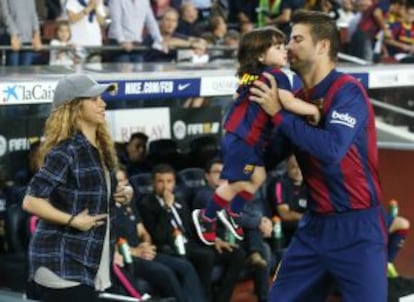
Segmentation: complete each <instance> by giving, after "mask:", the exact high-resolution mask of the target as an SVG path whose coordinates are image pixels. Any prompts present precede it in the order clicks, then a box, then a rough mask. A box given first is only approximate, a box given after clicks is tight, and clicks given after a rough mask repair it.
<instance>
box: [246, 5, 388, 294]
mask: <svg viewBox="0 0 414 302" xmlns="http://www.w3.org/2000/svg"><path fill="white" fill-rule="evenodd" d="M292 24H293V25H292V34H291V38H290V42H289V44H288V50H289V58H290V64H291V65H290V66H291V69H292V70H294V71H295V72H297V73H298V74H299V76H300V77H301V79H302V81H303V86H304V87H303V89H301V91H299V92H298V94H297V96H298V97H299V98H302V99H304V100H305V101H308V102H310V103H314V104H315V103H319V104H321V110H322V118H321V121H320V123H319V124H318V125H317V126H312V125H309V124H308V123H307V122H306V121H304V120H303V118H301V117H299V116H297V115H294V114H292V113H290V112H287V111H286V110H283V109H282V107H281V105H280V103H279V102H277V100H278V94H277V92H276V89H277V84H276V82H275V81H274V80H273V79H272V77H270V76H269V75H266V77H267V78H268V80H269V82H270V83H271V84H270V86H268V85H266V84H264V83H262V82H259V81H256V83H255V87H254V88H252V89H251V92H252V94H253V96H252V97H251V98H250V99H251V100H252V101H256V102H258V103H259V104H261V106H262V108H263V109H264V110H265V111H266V112H267V113H268V114H269V115H270V116H272V121H273V123H274V125H275V127H276V128H277V129H276V131H277V133H276V134H275V136H274V139H273V141H272V146H273V147H274V150H273V154H274V156H275V157H280V158H284V157H286V156H287V155H288V154H291V153H292V152H293V153H294V154H295V155H296V158H297V160H298V163H299V165H300V168H301V170H302V173H303V176H304V180H305V182H306V185H307V186H308V189H309V192H308V198H307V200H308V208H309V211H308V212H307V213H306V214H305V215H304V216H303V218H302V219H301V221H300V223H299V226H298V230H297V232H296V234H295V236H294V237H293V239H292V241H291V243H290V246H289V249H287V251H286V253H285V254H284V256H283V258H282V261H281V263H280V266H279V269H278V272H277V273H276V276H275V281H274V284H273V286H272V290H271V293H270V301H283V302H293V301H295V302H297V301H312V302H313V301H324V300H325V299H326V296H327V295H328V291H329V289H330V284H331V283H335V285H336V286H337V288H338V289H339V291H340V293H341V295H342V301H343V302H351V301H352V302H366V301H376V302H385V301H386V299H387V278H386V263H387V256H386V241H387V230H386V225H385V220H384V215H383V209H382V207H381V199H382V196H381V188H380V184H379V175H378V150H377V145H376V141H377V140H376V130H375V119H374V112H373V109H372V105H371V103H370V101H369V98H368V96H367V94H366V92H365V90H364V88H363V87H362V86H361V84H360V83H359V82H358V80H357V79H355V78H353V77H351V76H349V75H346V74H343V73H340V72H338V71H337V70H336V69H335V62H336V58H337V53H338V50H339V45H340V42H339V41H340V39H339V33H338V30H337V28H336V24H335V22H334V21H333V20H332V19H331V18H330V17H329V16H328V15H326V14H323V13H320V12H315V11H298V12H296V13H295V14H294V16H293V18H292Z"/></svg>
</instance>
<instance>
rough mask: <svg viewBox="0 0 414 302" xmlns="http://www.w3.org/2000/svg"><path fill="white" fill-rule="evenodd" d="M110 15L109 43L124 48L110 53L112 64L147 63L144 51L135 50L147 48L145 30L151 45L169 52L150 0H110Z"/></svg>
mask: <svg viewBox="0 0 414 302" xmlns="http://www.w3.org/2000/svg"><path fill="white" fill-rule="evenodd" d="M109 13H110V15H111V21H112V22H111V24H110V26H109V31H108V38H109V43H110V44H112V45H119V46H121V48H122V50H121V51H113V52H111V54H110V57H111V60H112V61H114V62H121V63H126V62H134V63H138V62H143V61H144V51H142V50H136V49H134V47H136V46H143V45H144V44H143V42H144V38H145V37H144V28H146V30H147V32H148V34H149V35H150V36H151V38H152V43H151V44H150V46H151V47H152V48H155V49H158V50H160V51H164V52H166V51H167V50H166V48H165V46H164V44H163V38H162V36H161V33H160V30H159V27H158V23H157V20H156V19H155V16H154V13H153V11H152V9H151V4H150V1H149V0H142V1H131V0H116V1H110V2H109Z"/></svg>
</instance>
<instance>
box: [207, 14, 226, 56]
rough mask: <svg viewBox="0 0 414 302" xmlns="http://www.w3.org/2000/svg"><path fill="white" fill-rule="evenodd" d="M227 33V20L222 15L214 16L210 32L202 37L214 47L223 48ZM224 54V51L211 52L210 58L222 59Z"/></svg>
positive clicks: (209, 28)
mask: <svg viewBox="0 0 414 302" xmlns="http://www.w3.org/2000/svg"><path fill="white" fill-rule="evenodd" d="M226 33H227V23H226V20H224V18H223V17H222V16H220V15H214V16H213V17H212V18H211V19H210V22H209V27H208V30H207V31H205V32H204V33H203V34H202V35H201V37H202V38H204V39H205V40H206V41H208V43H209V44H210V45H212V46H215V45H217V46H221V45H223V42H224V36H225V35H226ZM223 54H224V52H223V51H222V50H214V51H210V58H211V59H212V60H213V59H215V58H222V57H223Z"/></svg>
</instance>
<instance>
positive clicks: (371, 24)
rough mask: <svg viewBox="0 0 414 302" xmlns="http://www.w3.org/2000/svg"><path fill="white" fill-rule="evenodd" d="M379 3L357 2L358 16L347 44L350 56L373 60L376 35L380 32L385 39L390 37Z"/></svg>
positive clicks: (369, 0) (371, 0)
mask: <svg viewBox="0 0 414 302" xmlns="http://www.w3.org/2000/svg"><path fill="white" fill-rule="evenodd" d="M379 4H380V3H378V2H374V1H373V0H358V1H357V9H358V11H359V12H360V14H359V15H358V16H357V17H356V18H358V19H357V20H358V22H357V25H356V29H355V32H353V34H352V36H351V40H350V44H349V52H350V54H351V55H353V56H356V57H358V58H362V59H365V60H368V61H372V60H373V59H374V44H375V42H376V36H377V34H378V33H379V32H380V31H381V30H382V31H383V33H384V35H385V37H389V36H391V33H390V31H389V30H388V28H387V24H386V22H385V18H384V15H385V12H384V11H383V10H382V8H381V6H380V5H379Z"/></svg>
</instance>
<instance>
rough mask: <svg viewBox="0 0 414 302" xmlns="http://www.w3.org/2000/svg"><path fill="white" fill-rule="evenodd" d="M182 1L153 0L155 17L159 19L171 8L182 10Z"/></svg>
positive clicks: (152, 5)
mask: <svg viewBox="0 0 414 302" xmlns="http://www.w3.org/2000/svg"><path fill="white" fill-rule="evenodd" d="M181 2H182V0H152V1H151V7H152V11H153V12H154V15H155V17H156V18H157V19H158V18H160V17H161V16H162V15H164V13H165V12H166V11H167V9H169V8H170V7H172V8H175V9H177V10H178V9H180V7H181Z"/></svg>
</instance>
